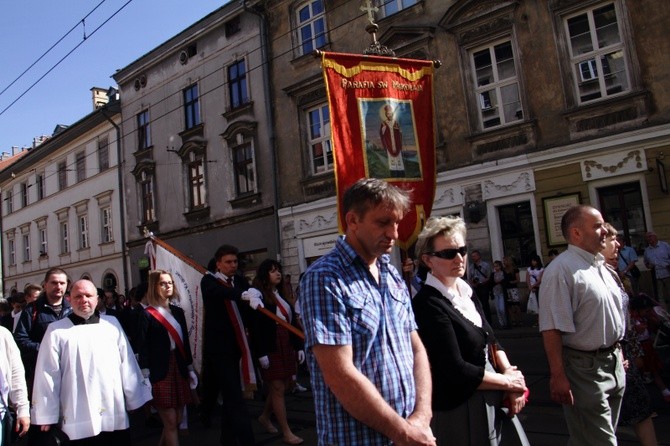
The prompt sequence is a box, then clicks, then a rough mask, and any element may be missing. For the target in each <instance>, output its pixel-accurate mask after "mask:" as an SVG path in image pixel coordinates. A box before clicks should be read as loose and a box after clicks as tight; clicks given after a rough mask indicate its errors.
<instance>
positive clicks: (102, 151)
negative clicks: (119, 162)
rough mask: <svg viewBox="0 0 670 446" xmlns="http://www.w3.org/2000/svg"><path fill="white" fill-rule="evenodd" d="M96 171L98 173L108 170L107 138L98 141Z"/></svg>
mask: <svg viewBox="0 0 670 446" xmlns="http://www.w3.org/2000/svg"><path fill="white" fill-rule="evenodd" d="M98 169H99V171H100V172H103V171H105V170H107V169H109V140H108V139H107V138H100V139H99V140H98Z"/></svg>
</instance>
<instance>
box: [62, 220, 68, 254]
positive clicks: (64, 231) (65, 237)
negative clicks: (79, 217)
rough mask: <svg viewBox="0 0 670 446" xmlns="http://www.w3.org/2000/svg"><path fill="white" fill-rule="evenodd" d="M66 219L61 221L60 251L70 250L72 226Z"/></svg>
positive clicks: (64, 252) (65, 252)
mask: <svg viewBox="0 0 670 446" xmlns="http://www.w3.org/2000/svg"><path fill="white" fill-rule="evenodd" d="M68 226H69V225H68V224H67V222H66V221H61V222H60V253H61V254H68V253H69V252H70V228H69V227H68Z"/></svg>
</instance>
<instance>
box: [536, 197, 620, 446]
mask: <svg viewBox="0 0 670 446" xmlns="http://www.w3.org/2000/svg"><path fill="white" fill-rule="evenodd" d="M604 224H605V222H604V221H603V217H602V215H601V214H600V212H598V210H597V209H595V208H593V207H591V206H585V205H579V206H573V207H571V208H570V209H568V210H567V211H566V213H565V215H563V218H562V220H561V230H562V232H563V236H564V237H565V239H566V240H567V242H568V249H567V250H566V251H564V252H563V253H561V254H560V255H559V256H558V257H556V258H555V259H554V260H553V261H552V262H551V264H549V266H547V267H546V268H545V270H544V273H543V275H542V284H541V285H540V295H541V296H542V305H541V306H540V331H541V332H542V337H543V340H544V349H545V351H546V354H547V359H548V361H549V369H550V372H551V378H550V381H549V388H550V391H551V398H552V399H553V400H554V401H556V402H557V403H559V404H562V405H563V412H564V414H565V420H566V422H567V425H568V431H569V433H570V442H569V444H571V445H584V446H586V445H596V444H597V445H610V444H611V445H616V444H617V439H616V436H615V430H616V425H617V421H618V419H619V410H620V408H621V400H622V398H623V392H624V386H625V375H624V368H623V356H622V354H621V346H620V344H619V341H621V339H622V338H623V334H624V328H625V323H624V310H623V296H622V290H621V288H620V287H619V285H618V283H617V281H616V279H615V278H614V275H615V274H616V272H615V271H614V270H609V269H608V268H607V266H606V265H605V262H604V257H603V256H602V254H600V251H601V250H602V249H603V248H604V247H605V239H606V237H607V234H608V232H607V229H605V227H604Z"/></svg>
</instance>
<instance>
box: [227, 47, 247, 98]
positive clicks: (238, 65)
mask: <svg viewBox="0 0 670 446" xmlns="http://www.w3.org/2000/svg"><path fill="white" fill-rule="evenodd" d="M228 92H229V94H230V109H231V110H232V109H235V108H237V107H239V106H241V105H244V104H246V103H247V102H249V92H248V88H247V68H246V62H245V60H244V59H240V60H238V61H236V62H235V63H233V64H232V65H230V66H229V67H228Z"/></svg>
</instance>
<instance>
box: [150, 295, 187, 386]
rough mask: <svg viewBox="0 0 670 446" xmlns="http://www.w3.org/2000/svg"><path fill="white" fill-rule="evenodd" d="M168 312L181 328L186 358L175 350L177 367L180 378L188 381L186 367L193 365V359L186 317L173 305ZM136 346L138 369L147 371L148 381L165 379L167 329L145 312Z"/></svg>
mask: <svg viewBox="0 0 670 446" xmlns="http://www.w3.org/2000/svg"><path fill="white" fill-rule="evenodd" d="M170 311H171V312H172V316H174V318H175V319H176V320H177V322H179V325H180V327H181V332H182V337H183V339H184V350H185V353H186V356H184V355H182V353H181V351H180V350H179V349H178V348H175V353H176V355H177V366H178V367H179V373H180V374H181V376H183V377H184V378H185V379H188V366H189V365H191V364H192V363H193V357H192V356H191V346H190V344H189V342H188V328H187V327H186V317H185V316H184V310H182V309H181V308H179V307H177V306H175V305H170ZM138 346H139V357H140V358H139V363H140V367H141V368H143V369H149V373H150V375H149V380H150V381H151V382H152V383H154V382H157V381H160V380H162V379H165V377H166V376H167V372H168V364H169V360H170V335H169V333H168V331H167V329H166V328H165V327H163V325H162V324H161V323H160V322H158V320H156V318H155V317H153V316H152V315H150V314H149V312H147V311H145V312H144V313H143V314H142V316H141V323H140V335H139V339H138Z"/></svg>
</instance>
